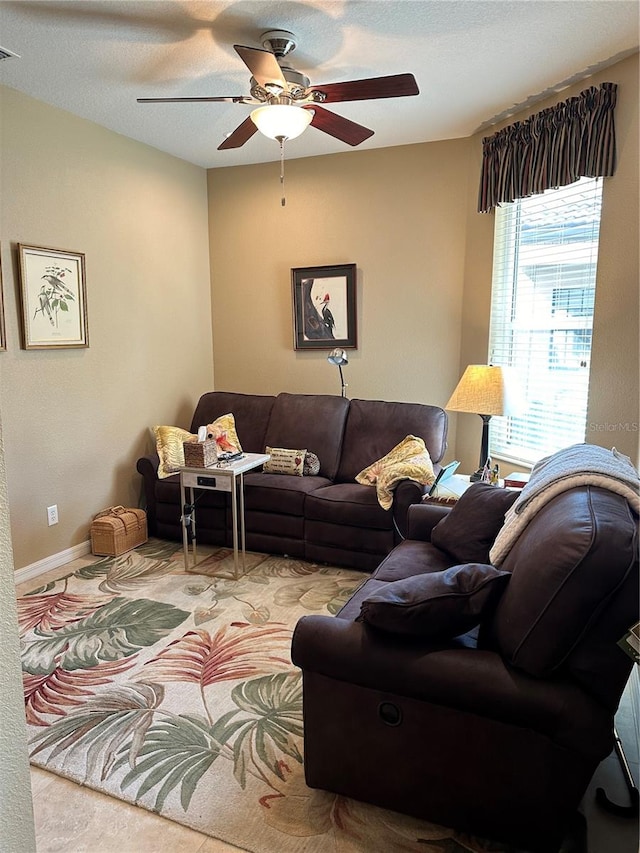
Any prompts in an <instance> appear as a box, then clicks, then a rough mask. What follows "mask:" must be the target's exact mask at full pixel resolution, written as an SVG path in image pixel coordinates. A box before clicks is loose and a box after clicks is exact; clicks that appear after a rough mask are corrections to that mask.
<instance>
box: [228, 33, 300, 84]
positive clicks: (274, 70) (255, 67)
mask: <svg viewBox="0 0 640 853" xmlns="http://www.w3.org/2000/svg"><path fill="white" fill-rule="evenodd" d="M233 47H234V49H235V51H236V53H237V54H238V56H239V57H240V59H241V60H242V61H243V62H244V64H245V65H246V66H247V68H248V69H249V71H250V72H251V74H252V75H253V77H254V78H255V80H256V81H257V83H258V85H260V86H262V87H263V88H267V87H268V86H278V88H280V89H286V88H287V81H286V80H285V79H284V75H283V73H282V69H281V68H280V66H279V65H278V60H277V59H276V57H275V55H274V54H273V53H271V51H270V50H262V48H258V47H244V46H243V45H241V44H234V46H233Z"/></svg>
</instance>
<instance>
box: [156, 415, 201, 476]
mask: <svg viewBox="0 0 640 853" xmlns="http://www.w3.org/2000/svg"><path fill="white" fill-rule="evenodd" d="M153 434H154V436H155V439H156V450H157V451H158V456H159V457H160V465H159V466H158V477H159V478H160V479H161V480H162V479H164V478H165V477H170V476H171V475H172V474H176V473H177V472H178V471H179V470H180V468H184V448H183V447H182V442H183V441H197V440H198V436H197V435H193V433H190V432H188V431H187V430H186V429H180V427H174V426H155V427H153Z"/></svg>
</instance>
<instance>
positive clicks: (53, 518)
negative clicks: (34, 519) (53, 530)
mask: <svg viewBox="0 0 640 853" xmlns="http://www.w3.org/2000/svg"><path fill="white" fill-rule="evenodd" d="M47 521H48V522H49V527H51V525H52V524H57V523H58V504H54V505H53V506H48V507H47Z"/></svg>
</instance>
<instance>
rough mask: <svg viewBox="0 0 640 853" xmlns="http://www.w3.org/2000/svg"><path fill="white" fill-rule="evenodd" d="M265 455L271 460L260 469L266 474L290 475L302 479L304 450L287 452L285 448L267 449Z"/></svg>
mask: <svg viewBox="0 0 640 853" xmlns="http://www.w3.org/2000/svg"><path fill="white" fill-rule="evenodd" d="M265 453H268V454H269V455H270V456H271V459H270V460H269V461H268V462H265V464H264V465H263V467H262V470H263V471H266V473H267V474H292V475H293V476H294V477H302V476H303V474H304V458H305V456H306V455H307V451H306V450H288V449H287V448H285V447H267V448H266V450H265Z"/></svg>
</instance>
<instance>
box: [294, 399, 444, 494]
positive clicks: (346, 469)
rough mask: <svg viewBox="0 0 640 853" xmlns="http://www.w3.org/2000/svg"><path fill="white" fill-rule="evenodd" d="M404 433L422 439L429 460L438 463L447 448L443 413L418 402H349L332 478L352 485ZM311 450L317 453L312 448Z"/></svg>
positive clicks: (401, 437)
mask: <svg viewBox="0 0 640 853" xmlns="http://www.w3.org/2000/svg"><path fill="white" fill-rule="evenodd" d="M408 434H411V435H417V436H419V437H420V438H422V439H423V440H424V443H425V445H426V448H427V450H428V451H429V456H430V457H431V460H432V461H433V462H439V461H440V460H441V459H442V457H443V456H444V453H445V450H446V449H447V414H446V412H445V411H444V410H443V409H441V408H439V407H438V406H426V405H424V404H422V403H388V402H384V401H382V400H351V403H350V406H349V417H348V418H347V426H346V429H345V434H344V441H343V446H342V456H341V457H340V468H339V470H338V474H337V477H336V478H335V479H337V480H338V481H339V482H341V483H346V482H353V481H354V480H355V478H356V475H357V474H358V473H359V472H360V471H362V469H363V468H366V467H367V465H370V464H371V463H372V462H373V460H374V459H379V458H380V457H381V456H384V455H385V453H388V452H389V448H390V447H394V446H395V445H396V444H397V443H398V442H399V441H402V439H403V438H404V437H405V436H406V435H408ZM309 446H310V447H311V444H309ZM314 450H316V451H317V452H318V453H320V451H319V449H317V448H315V447H314ZM321 458H322V457H321Z"/></svg>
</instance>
